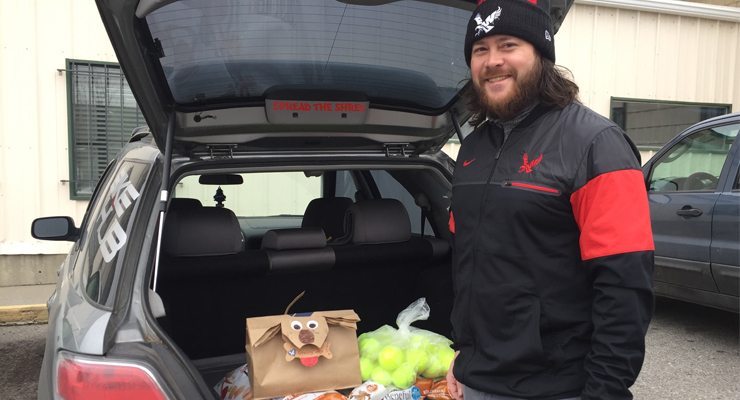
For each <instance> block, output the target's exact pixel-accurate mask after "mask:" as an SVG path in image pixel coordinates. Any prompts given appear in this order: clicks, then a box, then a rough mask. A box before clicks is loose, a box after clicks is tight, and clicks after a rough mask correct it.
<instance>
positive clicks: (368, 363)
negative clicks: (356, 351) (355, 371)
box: [360, 357, 375, 382]
mask: <svg viewBox="0 0 740 400" xmlns="http://www.w3.org/2000/svg"><path fill="white" fill-rule="evenodd" d="M374 370H375V363H374V362H373V361H372V360H370V359H369V358H365V357H362V358H360V375H362V381H363V382H364V381H366V380H368V379H370V376H372V374H373V371H374Z"/></svg>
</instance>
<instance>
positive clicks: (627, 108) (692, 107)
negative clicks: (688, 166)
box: [611, 99, 730, 161]
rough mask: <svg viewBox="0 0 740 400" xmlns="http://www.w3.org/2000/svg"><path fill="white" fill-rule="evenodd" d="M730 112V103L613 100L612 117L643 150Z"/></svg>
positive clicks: (656, 148) (651, 149)
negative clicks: (696, 124)
mask: <svg viewBox="0 0 740 400" xmlns="http://www.w3.org/2000/svg"><path fill="white" fill-rule="evenodd" d="M729 112H730V106H729V105H723V104H690V103H669V102H656V101H643V100H629V99H612V100H611V119H612V121H614V122H615V123H616V124H617V125H619V126H620V127H621V128H622V129H624V131H625V132H627V135H629V137H630V138H631V139H632V141H633V142H635V145H637V148H638V149H640V150H642V151H654V150H658V149H660V148H661V147H662V146H663V145H664V144H666V143H667V142H668V141H669V140H671V139H672V138H673V137H674V136H676V135H677V134H678V133H679V132H681V131H683V130H684V129H686V128H688V127H689V126H691V125H693V124H695V123H697V122H699V121H703V120H705V119H708V118H711V117H716V116H718V115H724V114H727V113H729ZM643 160H644V161H647V158H646V157H643Z"/></svg>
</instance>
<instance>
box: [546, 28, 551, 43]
mask: <svg viewBox="0 0 740 400" xmlns="http://www.w3.org/2000/svg"><path fill="white" fill-rule="evenodd" d="M545 40H547V41H548V42H552V37H550V32H549V31H548V30H547V29H545Z"/></svg>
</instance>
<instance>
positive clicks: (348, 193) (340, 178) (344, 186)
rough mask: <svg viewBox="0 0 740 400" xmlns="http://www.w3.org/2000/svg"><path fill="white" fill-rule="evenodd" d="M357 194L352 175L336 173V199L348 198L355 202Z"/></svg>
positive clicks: (346, 172) (342, 172)
mask: <svg viewBox="0 0 740 400" xmlns="http://www.w3.org/2000/svg"><path fill="white" fill-rule="evenodd" d="M356 193H357V186H356V185H355V180H354V178H353V177H352V173H351V172H349V171H337V186H336V193H335V196H336V197H349V198H350V199H352V200H355V194H356Z"/></svg>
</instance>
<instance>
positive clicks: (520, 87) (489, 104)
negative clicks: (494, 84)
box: [473, 62, 542, 121]
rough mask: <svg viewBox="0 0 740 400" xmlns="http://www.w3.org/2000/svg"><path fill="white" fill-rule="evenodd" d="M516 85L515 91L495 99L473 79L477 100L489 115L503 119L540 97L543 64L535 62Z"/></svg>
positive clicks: (512, 115)
mask: <svg viewBox="0 0 740 400" xmlns="http://www.w3.org/2000/svg"><path fill="white" fill-rule="evenodd" d="M517 78H519V79H518V80H517V81H516V82H515V85H514V92H513V93H512V94H511V95H510V96H509V97H507V98H506V99H503V100H502V101H494V100H492V99H490V98H489V97H488V95H487V94H486V91H485V89H483V88H482V87H480V86H479V85H478V84H477V83H476V82H475V81H473V88H474V89H475V94H476V97H477V101H478V103H479V104H480V106H481V108H482V109H484V110H486V112H487V113H488V115H490V116H491V117H493V118H496V119H501V120H504V121H506V120H510V119H512V118H514V117H516V116H517V115H518V114H519V113H520V112H521V111H522V110H524V109H525V108H527V107H528V106H530V105H532V104H533V103H534V102H535V101H536V100H537V98H538V97H539V82H540V80H541V79H542V64H541V63H540V62H535V64H534V67H533V68H532V70H530V71H529V72H528V73H526V75H524V76H517Z"/></svg>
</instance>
